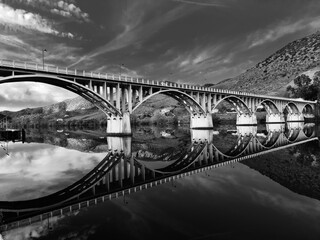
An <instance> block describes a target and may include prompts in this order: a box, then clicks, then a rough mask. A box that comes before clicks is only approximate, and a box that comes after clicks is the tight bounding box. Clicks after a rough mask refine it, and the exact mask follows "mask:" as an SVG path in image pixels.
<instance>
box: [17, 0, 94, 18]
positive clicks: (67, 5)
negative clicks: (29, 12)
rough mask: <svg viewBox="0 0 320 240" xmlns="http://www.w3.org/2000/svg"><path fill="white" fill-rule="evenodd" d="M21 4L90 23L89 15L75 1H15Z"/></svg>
mask: <svg viewBox="0 0 320 240" xmlns="http://www.w3.org/2000/svg"><path fill="white" fill-rule="evenodd" d="M15 1H16V2H19V3H20V4H25V5H28V6H31V7H33V8H36V9H41V10H43V11H48V12H49V11H50V12H51V13H53V14H57V15H60V16H63V17H66V18H74V19H77V20H81V21H84V22H89V21H90V19H89V14H88V13H85V12H83V11H82V10H81V9H80V8H79V7H77V6H76V5H75V1H73V0H67V1H63V0H15Z"/></svg>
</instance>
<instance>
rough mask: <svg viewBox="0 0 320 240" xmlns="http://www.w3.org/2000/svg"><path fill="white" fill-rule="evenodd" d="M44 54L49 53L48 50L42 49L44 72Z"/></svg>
mask: <svg viewBox="0 0 320 240" xmlns="http://www.w3.org/2000/svg"><path fill="white" fill-rule="evenodd" d="M44 52H47V49H42V69H43V70H44Z"/></svg>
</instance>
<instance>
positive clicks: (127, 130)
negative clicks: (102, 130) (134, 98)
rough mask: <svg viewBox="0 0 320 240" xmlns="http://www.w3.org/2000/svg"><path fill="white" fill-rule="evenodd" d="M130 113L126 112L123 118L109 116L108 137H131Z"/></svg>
mask: <svg viewBox="0 0 320 240" xmlns="http://www.w3.org/2000/svg"><path fill="white" fill-rule="evenodd" d="M131 134H132V132H131V124H130V113H128V112H126V113H124V114H123V116H122V117H120V116H114V115H112V116H111V117H109V116H108V119H107V135H109V136H112V135H113V136H121V135H122V136H128V135H131Z"/></svg>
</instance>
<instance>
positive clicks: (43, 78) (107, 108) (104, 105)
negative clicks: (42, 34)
mask: <svg viewBox="0 0 320 240" xmlns="http://www.w3.org/2000/svg"><path fill="white" fill-rule="evenodd" d="M17 82H37V83H45V84H49V85H53V86H56V87H61V88H64V89H66V90H69V91H71V92H73V93H76V94H78V95H80V96H81V97H83V98H84V99H86V100H88V101H89V102H91V103H92V104H94V105H95V106H96V107H98V108H99V109H100V110H101V111H103V112H104V113H105V114H106V115H108V116H110V115H116V116H122V113H121V112H120V110H118V109H117V108H116V107H114V106H113V105H112V104H111V103H110V102H108V101H107V100H105V99H104V98H102V97H101V96H100V95H99V94H97V93H95V92H94V91H92V90H91V89H89V88H87V87H85V86H83V85H81V84H79V83H77V82H73V81H70V80H67V79H64V78H60V77H56V76H52V75H42V74H36V75H14V76H8V77H3V78H1V79H0V84H4V83H17Z"/></svg>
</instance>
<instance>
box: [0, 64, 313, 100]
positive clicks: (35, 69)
mask: <svg viewBox="0 0 320 240" xmlns="http://www.w3.org/2000/svg"><path fill="white" fill-rule="evenodd" d="M1 68H2V69H10V70H11V71H15V70H16V71H21V70H23V71H24V72H29V73H38V74H39V73H40V74H48V73H49V74H54V75H59V76H64V77H67V78H68V77H69V78H70V77H71V78H75V77H78V78H86V79H88V78H90V79H94V80H98V81H99V80H100V81H106V80H112V81H113V82H116V83H126V82H127V83H136V84H139V85H146V86H158V87H161V88H170V89H183V90H185V91H187V90H192V91H198V92H210V93H225V94H233V95H238V96H251V97H259V98H267V99H274V100H285V101H291V100H293V99H291V98H283V97H276V96H267V95H260V94H254V93H247V92H241V91H232V90H226V89H216V88H212V87H202V86H196V85H191V84H185V83H170V82H164V81H156V80H149V79H144V78H139V77H130V76H126V75H122V74H121V75H117V74H110V73H100V72H99V73H97V72H92V71H85V70H77V69H69V68H67V67H65V68H62V67H58V66H52V65H47V64H45V65H42V64H38V63H31V62H20V61H13V60H6V59H0V69H1ZM294 101H295V102H304V103H316V101H306V100H303V99H294Z"/></svg>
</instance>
